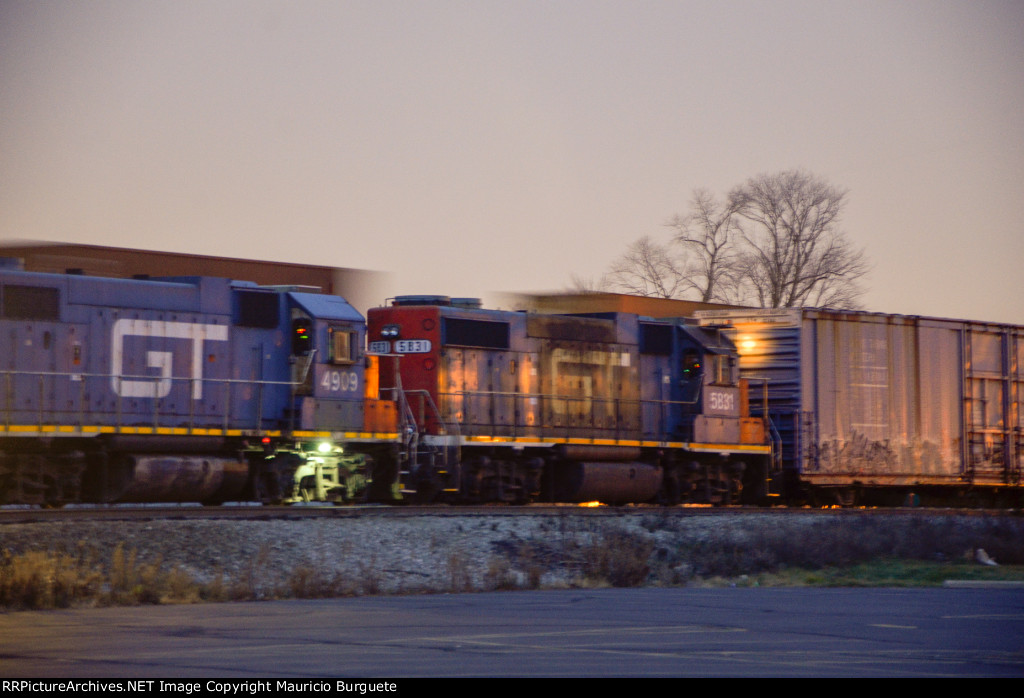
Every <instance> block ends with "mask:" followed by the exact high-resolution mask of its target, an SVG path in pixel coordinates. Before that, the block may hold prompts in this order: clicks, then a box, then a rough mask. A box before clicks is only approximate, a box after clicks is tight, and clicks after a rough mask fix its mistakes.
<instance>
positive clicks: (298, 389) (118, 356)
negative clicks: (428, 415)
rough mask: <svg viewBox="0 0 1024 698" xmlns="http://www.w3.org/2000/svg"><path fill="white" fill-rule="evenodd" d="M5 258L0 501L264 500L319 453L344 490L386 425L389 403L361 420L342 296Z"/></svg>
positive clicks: (383, 443)
mask: <svg viewBox="0 0 1024 698" xmlns="http://www.w3.org/2000/svg"><path fill="white" fill-rule="evenodd" d="M5 262H6V263H5V264H4V265H3V266H2V267H0V391H2V393H0V503H11V502H18V503H31V504H47V505H58V504H63V503H68V502H78V501H95V502H113V501H136V502H138V501H203V502H220V501H225V500H238V499H257V500H275V499H281V498H282V497H286V496H289V495H294V494H295V492H293V491H292V490H293V487H292V482H293V478H294V475H295V473H296V470H297V469H298V468H300V467H307V468H309V467H313V469H314V475H315V474H316V472H317V470H316V468H315V467H314V466H312V465H311V464H315V463H326V464H327V465H328V466H330V467H329V468H328V470H329V471H330V473H331V477H332V478H333V480H334V482H333V483H330V482H329V483H327V486H326V487H325V484H324V482H323V478H322V477H319V476H317V477H316V478H315V479H316V480H317V486H318V492H319V493H320V495H321V496H328V497H333V498H338V499H343V498H345V497H346V496H349V495H351V494H353V493H355V492H356V491H358V490H360V489H362V487H361V485H360V483H359V482H358V480H359V479H360V478H363V479H365V474H364V473H365V468H366V455H365V452H372V451H373V449H374V448H382V447H383V448H387V447H388V446H389V445H390V444H391V443H392V442H394V441H395V439H396V437H397V433H396V428H395V426H394V424H393V423H390V424H389V423H388V419H387V411H386V410H383V411H382V410H380V409H377V410H376V411H375V412H374V413H373V414H375V415H377V416H376V417H375V420H374V424H375V425H376V426H381V425H384V426H385V427H387V428H390V432H388V433H380V432H377V433H372V432H366V431H365V426H366V404H367V401H366V400H365V399H364V387H365V363H364V358H365V357H364V350H363V347H364V335H365V323H364V321H363V318H362V316H361V315H360V314H359V313H358V312H356V311H355V310H354V309H353V308H352V307H351V306H350V305H349V304H348V303H346V302H345V301H344V300H343V299H341V298H338V297H335V296H326V295H321V294H319V293H315V292H313V291H315V289H308V288H301V287H299V288H296V287H289V288H283V287H277V288H265V287H258V286H255V285H254V284H250V283H245V282H238V281H229V280H227V279H218V278H200V277H183V278H161V279H109V278H96V277H89V276H82V275H74V274H64V275H60V274H45V273H30V272H23V271H20V270H18V268H17V266H16V263H15V262H13V261H7V260H5ZM371 402H374V403H375V402H376V401H371ZM380 412H383V417H382V416H380V414H378V413H380ZM392 421H393V420H392ZM346 441H347V442H351V443H366V444H369V445H370V446H368V448H367V449H365V452H364V453H362V454H353V453H347V452H346V451H345V449H344V447H343V446H342V445H341V444H342V443H343V442H346ZM339 463H341V464H342V466H341V467H339ZM338 473H344V474H346V475H347V476H348V477H347V478H341V477H339V476H338ZM346 479H347V480H350V481H349V482H346V481H343V480H346ZM305 494H306V496H308V495H309V491H307V492H306V493H305Z"/></svg>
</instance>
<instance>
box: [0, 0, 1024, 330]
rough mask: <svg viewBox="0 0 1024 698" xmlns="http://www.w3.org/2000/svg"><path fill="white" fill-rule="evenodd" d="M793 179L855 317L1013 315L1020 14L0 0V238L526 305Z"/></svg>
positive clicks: (907, 8) (1018, 251)
mask: <svg viewBox="0 0 1024 698" xmlns="http://www.w3.org/2000/svg"><path fill="white" fill-rule="evenodd" d="M794 168H799V169H804V170H807V171H809V172H812V173H814V174H816V175H819V176H821V177H823V178H825V179H827V180H829V181H830V182H831V183H832V184H834V185H836V186H839V187H842V188H844V189H848V190H849V194H848V205H847V208H846V214H845V216H844V218H843V228H844V230H845V231H846V233H847V235H848V236H849V238H850V240H851V241H852V242H853V243H854V244H855V245H857V246H859V247H863V248H864V249H865V250H866V253H867V255H868V257H869V258H870V259H871V261H872V264H873V270H872V273H871V275H870V277H869V278H868V279H867V286H868V288H869V292H868V294H867V295H866V296H865V297H864V299H863V302H864V305H865V307H866V309H868V310H872V311H879V312H893V313H906V314H914V315H930V316H939V317H955V318H967V319H976V320H991V321H998V322H1012V323H1019V324H1024V1H1022V0H1004V1H996V0H981V1H966V0H964V1H960V2H948V1H939V0H927V1H923V0H922V1H908V0H900V1H871V0H856V1H841V0H835V1H826V2H822V1H821V0H815V1H812V2H802V1H798V0H779V1H774V2H761V1H753V0H751V1H738V2H730V1H724V0H713V1H707V2H705V1H702V0H701V1H698V0H694V1H689V0H678V1H655V2H649V1H643V0H636V1H626V0H620V1H617V2H600V1H596V0H562V1H559V0H547V1H543V2H538V1H524V0H515V1H509V0H505V1H489V0H473V1H469V2H455V1H449V0H434V1H431V2H413V1H412V0H403V1H396V2H386V1H380V0H376V1H372V2H362V1H352V0H331V1H312V0H307V1H303V0H299V1H298V2H284V1H277V0H185V1H176V2H146V1H134V0H118V1H110V0H83V1H80V2H54V1H47V0H26V1H21V0H0V240H12V239H29V240H50V241H61V242H79V243H86V244H96V245H114V246H121V247H137V248H144V249H157V250H168V251H177V252H189V253H196V254H207V255H226V256H238V257H246V258H252V259H268V260H276V261H286V262H300V263H313V264H325V265H331V266H345V267H358V268H367V269H377V270H381V271H387V272H391V273H392V275H393V276H392V277H391V278H392V280H393V282H394V283H393V286H392V287H391V289H390V293H389V295H393V294H395V293H441V294H448V295H453V296H481V295H487V294H489V293H491V292H500V291H538V290H552V289H560V288H564V287H567V286H568V285H569V284H570V277H571V275H572V274H577V275H579V276H583V277H597V276H599V275H600V274H601V273H602V272H603V271H604V270H605V269H606V268H607V266H608V265H609V263H610V262H611V261H612V260H613V259H614V258H615V257H616V256H618V255H620V254H621V253H622V252H623V251H624V250H625V248H626V246H627V245H628V244H629V243H630V242H632V241H634V240H635V239H637V238H639V237H640V236H643V235H651V236H654V237H655V238H659V239H663V240H667V237H668V229H667V228H666V227H665V226H664V223H665V222H666V221H667V220H669V219H670V218H671V217H672V216H673V215H675V214H677V213H678V214H683V213H686V212H687V210H688V202H689V199H690V195H691V192H692V190H693V189H694V188H697V187H704V188H707V189H710V190H711V191H714V192H716V193H719V194H725V193H726V192H727V191H728V190H729V189H730V188H731V187H733V186H734V185H737V184H741V183H742V182H744V181H745V180H746V179H747V178H749V177H751V176H754V175H757V174H759V173H763V172H777V171H781V170H786V169H794ZM381 301H383V298H381Z"/></svg>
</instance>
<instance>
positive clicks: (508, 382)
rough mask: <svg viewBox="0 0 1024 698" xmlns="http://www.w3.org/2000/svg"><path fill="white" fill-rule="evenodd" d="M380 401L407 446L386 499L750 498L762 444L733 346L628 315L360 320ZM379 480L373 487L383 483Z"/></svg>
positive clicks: (409, 301) (395, 311)
mask: <svg viewBox="0 0 1024 698" xmlns="http://www.w3.org/2000/svg"><path fill="white" fill-rule="evenodd" d="M367 323H368V330H367V332H368V341H369V344H368V347H369V351H370V352H371V353H372V354H375V355H377V356H378V357H379V360H380V369H379V380H380V394H381V396H382V397H384V396H389V397H390V398H391V399H393V400H394V401H395V402H396V403H397V404H398V409H399V411H400V414H401V415H402V421H403V423H404V424H406V425H407V430H408V433H409V435H410V436H411V437H412V441H413V442H410V443H409V447H408V448H407V449H406V451H405V453H406V454H407V456H408V457H407V459H406V460H404V461H403V462H401V463H398V464H397V467H398V472H395V473H393V474H391V475H390V476H389V481H391V482H392V483H393V489H392V491H393V493H394V494H395V496H401V497H403V498H411V499H421V500H428V501H429V500H434V499H437V498H447V499H450V500H453V501H466V500H471V501H473V500H477V501H506V502H527V501H532V500H548V501H589V500H600V501H603V502H645V501H661V502H665V503H674V502H679V501H702V502H712V503H728V502H737V501H741V500H742V501H756V500H760V499H762V498H763V497H764V496H766V495H767V494H768V481H769V478H770V472H769V467H770V455H771V447H770V445H769V443H768V437H767V432H766V426H765V422H764V421H763V419H761V418H751V417H750V416H749V409H748V390H747V385H746V382H745V381H741V380H739V373H738V363H737V355H736V350H735V347H734V345H733V344H732V342H731V341H729V340H728V339H727V338H726V337H724V336H723V334H722V333H721V332H719V331H717V330H715V329H704V328H699V327H697V326H696V325H693V324H687V323H685V322H683V321H659V320H652V319H646V318H641V317H638V316H637V315H633V314H627V313H598V314H585V315H539V314H533V313H524V312H510V311H498V310H485V309H483V308H481V307H480V303H479V301H477V300H475V299H457V298H456V299H453V298H448V297H446V296H405V297H401V298H397V299H395V300H394V302H393V303H392V304H391V305H390V306H387V307H382V308H374V309H371V310H370V311H369V312H368V320H367ZM378 477H379V476H378Z"/></svg>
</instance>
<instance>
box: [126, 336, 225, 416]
mask: <svg viewBox="0 0 1024 698" xmlns="http://www.w3.org/2000/svg"><path fill="white" fill-rule="evenodd" d="M125 337H166V338H169V339H185V340H189V341H191V342H192V399H193V400H201V399H202V398H203V342H204V341H210V342H226V341H227V340H228V328H227V326H226V325H208V324H201V323H193V322H166V321H164V320H133V319H131V318H121V319H120V320H118V321H117V322H115V323H114V327H113V329H112V330H111V338H110V373H111V376H112V377H111V379H110V385H111V387H112V388H113V390H114V392H115V393H117V394H118V395H120V396H121V397H153V398H160V397H164V396H166V395H167V394H168V393H169V392H171V377H172V376H171V368H172V353H171V352H169V351H147V352H146V366H147V367H149V368H155V369H157V370H158V371H159V372H160V374H159V376H158V377H156V379H155V380H125V379H123V378H121V373H122V370H123V368H124V338H125Z"/></svg>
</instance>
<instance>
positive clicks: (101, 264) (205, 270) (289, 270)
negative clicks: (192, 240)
mask: <svg viewBox="0 0 1024 698" xmlns="http://www.w3.org/2000/svg"><path fill="white" fill-rule="evenodd" d="M0 257H14V258H17V259H20V260H21V265H22V268H23V269H24V270H25V271H38V272H49V273H55V274H65V273H72V274H87V275H89V276H104V277H113V278H131V277H135V276H152V277H158V276H219V277H224V278H228V279H236V280H239V281H252V282H255V283H257V284H260V285H261V286H313V287H316V288H318V289H320V290H321V291H322V292H323V293H330V294H333V295H338V296H342V297H343V298H345V299H346V300H347V301H348V302H349V303H351V304H352V305H353V306H354V307H355V308H356V309H357V310H358V311H359V312H361V313H363V314H365V313H366V310H367V308H371V307H374V306H377V305H380V304H381V303H382V302H383V300H384V295H385V291H384V288H385V282H386V277H387V274H384V273H382V272H375V271H367V270H364V269H346V268H338V267H324V266H318V265H312V264H292V263H289V262H263V261H257V260H253V259H235V258H231V257H210V256H207V255H196V254H180V253H177V252H154V251H152V250H133V249H128V248H124V247H103V246H101V245H79V244H74V243H60V242H56V243H51V242H36V241H21V240H17V241H3V242H0Z"/></svg>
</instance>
